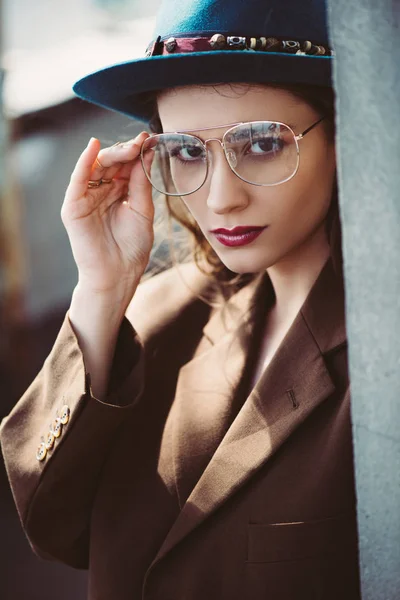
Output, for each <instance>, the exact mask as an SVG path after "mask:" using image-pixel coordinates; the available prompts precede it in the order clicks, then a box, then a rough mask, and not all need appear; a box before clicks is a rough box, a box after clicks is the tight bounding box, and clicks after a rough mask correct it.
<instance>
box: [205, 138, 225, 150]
mask: <svg viewBox="0 0 400 600" xmlns="http://www.w3.org/2000/svg"><path fill="white" fill-rule="evenodd" d="M208 142H219V144H220V146H221V148H222V150H223V149H224V143H223V141H222V140H220V139H219V138H208V139H207V140H204V145H205V147H206V148H207V144H208Z"/></svg>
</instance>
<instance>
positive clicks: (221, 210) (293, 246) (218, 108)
mask: <svg viewBox="0 0 400 600" xmlns="http://www.w3.org/2000/svg"><path fill="white" fill-rule="evenodd" d="M214 87H215V86H214ZM214 87H197V86H190V87H180V88H174V89H171V90H166V91H164V92H162V94H161V95H160V96H159V98H158V109H159V115H160V120H161V123H162V126H163V130H164V131H176V130H178V131H186V130H196V128H197V129H200V128H203V127H213V129H210V130H208V131H201V132H197V131H195V132H193V133H195V135H197V136H198V137H200V138H202V139H203V140H206V139H208V138H222V135H223V134H224V133H225V131H226V130H227V129H228V127H220V125H223V124H228V123H236V122H241V121H259V120H266V121H267V120H270V121H280V122H283V123H286V124H288V125H291V126H292V129H293V130H294V132H295V133H296V134H299V133H301V132H303V131H304V130H305V129H307V128H308V127H310V125H312V124H313V123H315V121H317V120H318V119H319V118H320V116H321V115H320V114H318V113H317V112H316V111H315V110H314V109H313V108H311V107H310V106H309V105H308V104H307V103H306V102H304V101H302V100H301V99H299V98H297V97H296V96H294V95H292V94H291V93H290V92H289V91H286V90H283V89H275V88H267V87H256V88H251V89H247V88H245V90H244V93H241V94H236V93H234V94H232V90H231V87H230V86H227V85H223V84H220V85H218V86H216V87H217V88H218V90H219V92H218V91H216V89H214ZM323 123H324V121H322V123H321V124H319V125H317V126H316V127H315V128H313V129H312V130H311V131H310V132H309V133H307V135H306V136H305V137H304V139H302V140H299V149H300V164H299V168H298V171H297V173H296V175H295V176H294V177H293V178H292V179H290V180H289V181H286V182H285V183H282V184H279V185H274V186H270V187H262V186H256V185H252V184H250V183H246V182H245V181H242V180H241V179H239V177H237V176H236V175H235V174H234V173H233V172H232V170H231V169H230V167H229V165H228V163H227V160H226V158H225V155H224V151H223V149H222V147H221V145H220V144H219V143H218V142H217V141H211V142H209V143H208V144H207V147H208V151H209V152H210V153H211V157H210V158H211V168H210V170H209V172H208V177H207V180H206V182H205V183H204V185H203V186H202V187H201V188H200V189H199V190H198V191H197V192H194V193H193V194H190V195H188V196H183V197H182V199H183V201H184V202H185V204H186V206H187V208H188V210H189V211H190V212H191V214H192V215H193V217H194V218H195V220H196V221H197V223H198V225H199V227H200V229H201V231H202V232H203V234H204V236H205V237H206V239H207V240H208V242H209V243H210V244H211V246H212V247H213V249H214V250H215V252H216V253H217V255H218V256H219V258H220V260H221V261H222V262H223V263H224V264H225V265H226V267H227V268H228V269H230V270H231V271H233V272H235V273H255V272H260V271H262V270H265V269H267V268H268V267H270V266H272V265H274V264H276V263H278V262H279V261H280V260H281V259H282V258H284V257H289V256H290V255H293V256H294V255H295V254H298V253H299V252H301V250H302V249H303V250H305V251H306V252H309V251H310V249H312V248H311V246H314V250H315V252H320V251H321V252H322V251H323V249H322V247H318V245H319V246H321V244H327V240H326V236H324V233H323V229H324V221H325V218H326V214H327V211H328V208H329V205H330V202H331V197H332V187H333V182H334V177H335V168H336V163H335V149H334V144H333V143H332V142H330V141H329V139H328V137H327V134H326V133H325V129H324V126H323ZM172 200H173V199H172ZM265 225H268V227H267V228H266V229H263V231H262V232H261V234H260V235H259V236H258V237H257V238H256V239H254V240H253V241H251V242H250V243H248V244H246V245H240V246H226V245H225V244H223V243H222V242H221V241H219V240H218V239H217V237H216V235H215V234H214V233H211V230H213V229H217V228H224V229H233V228H234V227H237V226H265ZM324 238H325V239H324Z"/></svg>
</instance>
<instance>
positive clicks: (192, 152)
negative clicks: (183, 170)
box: [169, 145, 204, 162]
mask: <svg viewBox="0 0 400 600" xmlns="http://www.w3.org/2000/svg"><path fill="white" fill-rule="evenodd" d="M169 153H170V156H171V158H177V159H178V160H180V161H182V162H193V161H196V160H198V159H199V158H203V154H204V153H203V149H202V148H200V147H199V146H188V145H185V146H175V147H174V148H171V149H170V151H169Z"/></svg>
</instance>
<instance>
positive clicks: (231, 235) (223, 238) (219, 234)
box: [211, 225, 268, 246]
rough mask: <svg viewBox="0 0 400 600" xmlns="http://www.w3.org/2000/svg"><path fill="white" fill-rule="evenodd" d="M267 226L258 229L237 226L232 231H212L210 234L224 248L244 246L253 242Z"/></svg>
mask: <svg viewBox="0 0 400 600" xmlns="http://www.w3.org/2000/svg"><path fill="white" fill-rule="evenodd" d="M267 227H268V225H265V226H264V227H259V226H256V225H254V226H253V225H248V226H238V227H234V228H233V229H224V228H219V229H212V230H211V233H213V234H214V235H215V237H216V238H217V240H218V241H219V242H221V244H223V245H224V246H244V245H246V244H250V243H251V242H253V241H254V240H255V239H256V238H258V236H259V235H260V233H261V232H262V231H263V230H264V229H266V228H267Z"/></svg>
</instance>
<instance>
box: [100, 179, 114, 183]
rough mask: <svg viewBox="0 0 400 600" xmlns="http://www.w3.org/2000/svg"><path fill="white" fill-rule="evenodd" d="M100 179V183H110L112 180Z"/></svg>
mask: <svg viewBox="0 0 400 600" xmlns="http://www.w3.org/2000/svg"><path fill="white" fill-rule="evenodd" d="M101 181H102V183H112V182H113V180H112V179H102V180H101Z"/></svg>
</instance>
